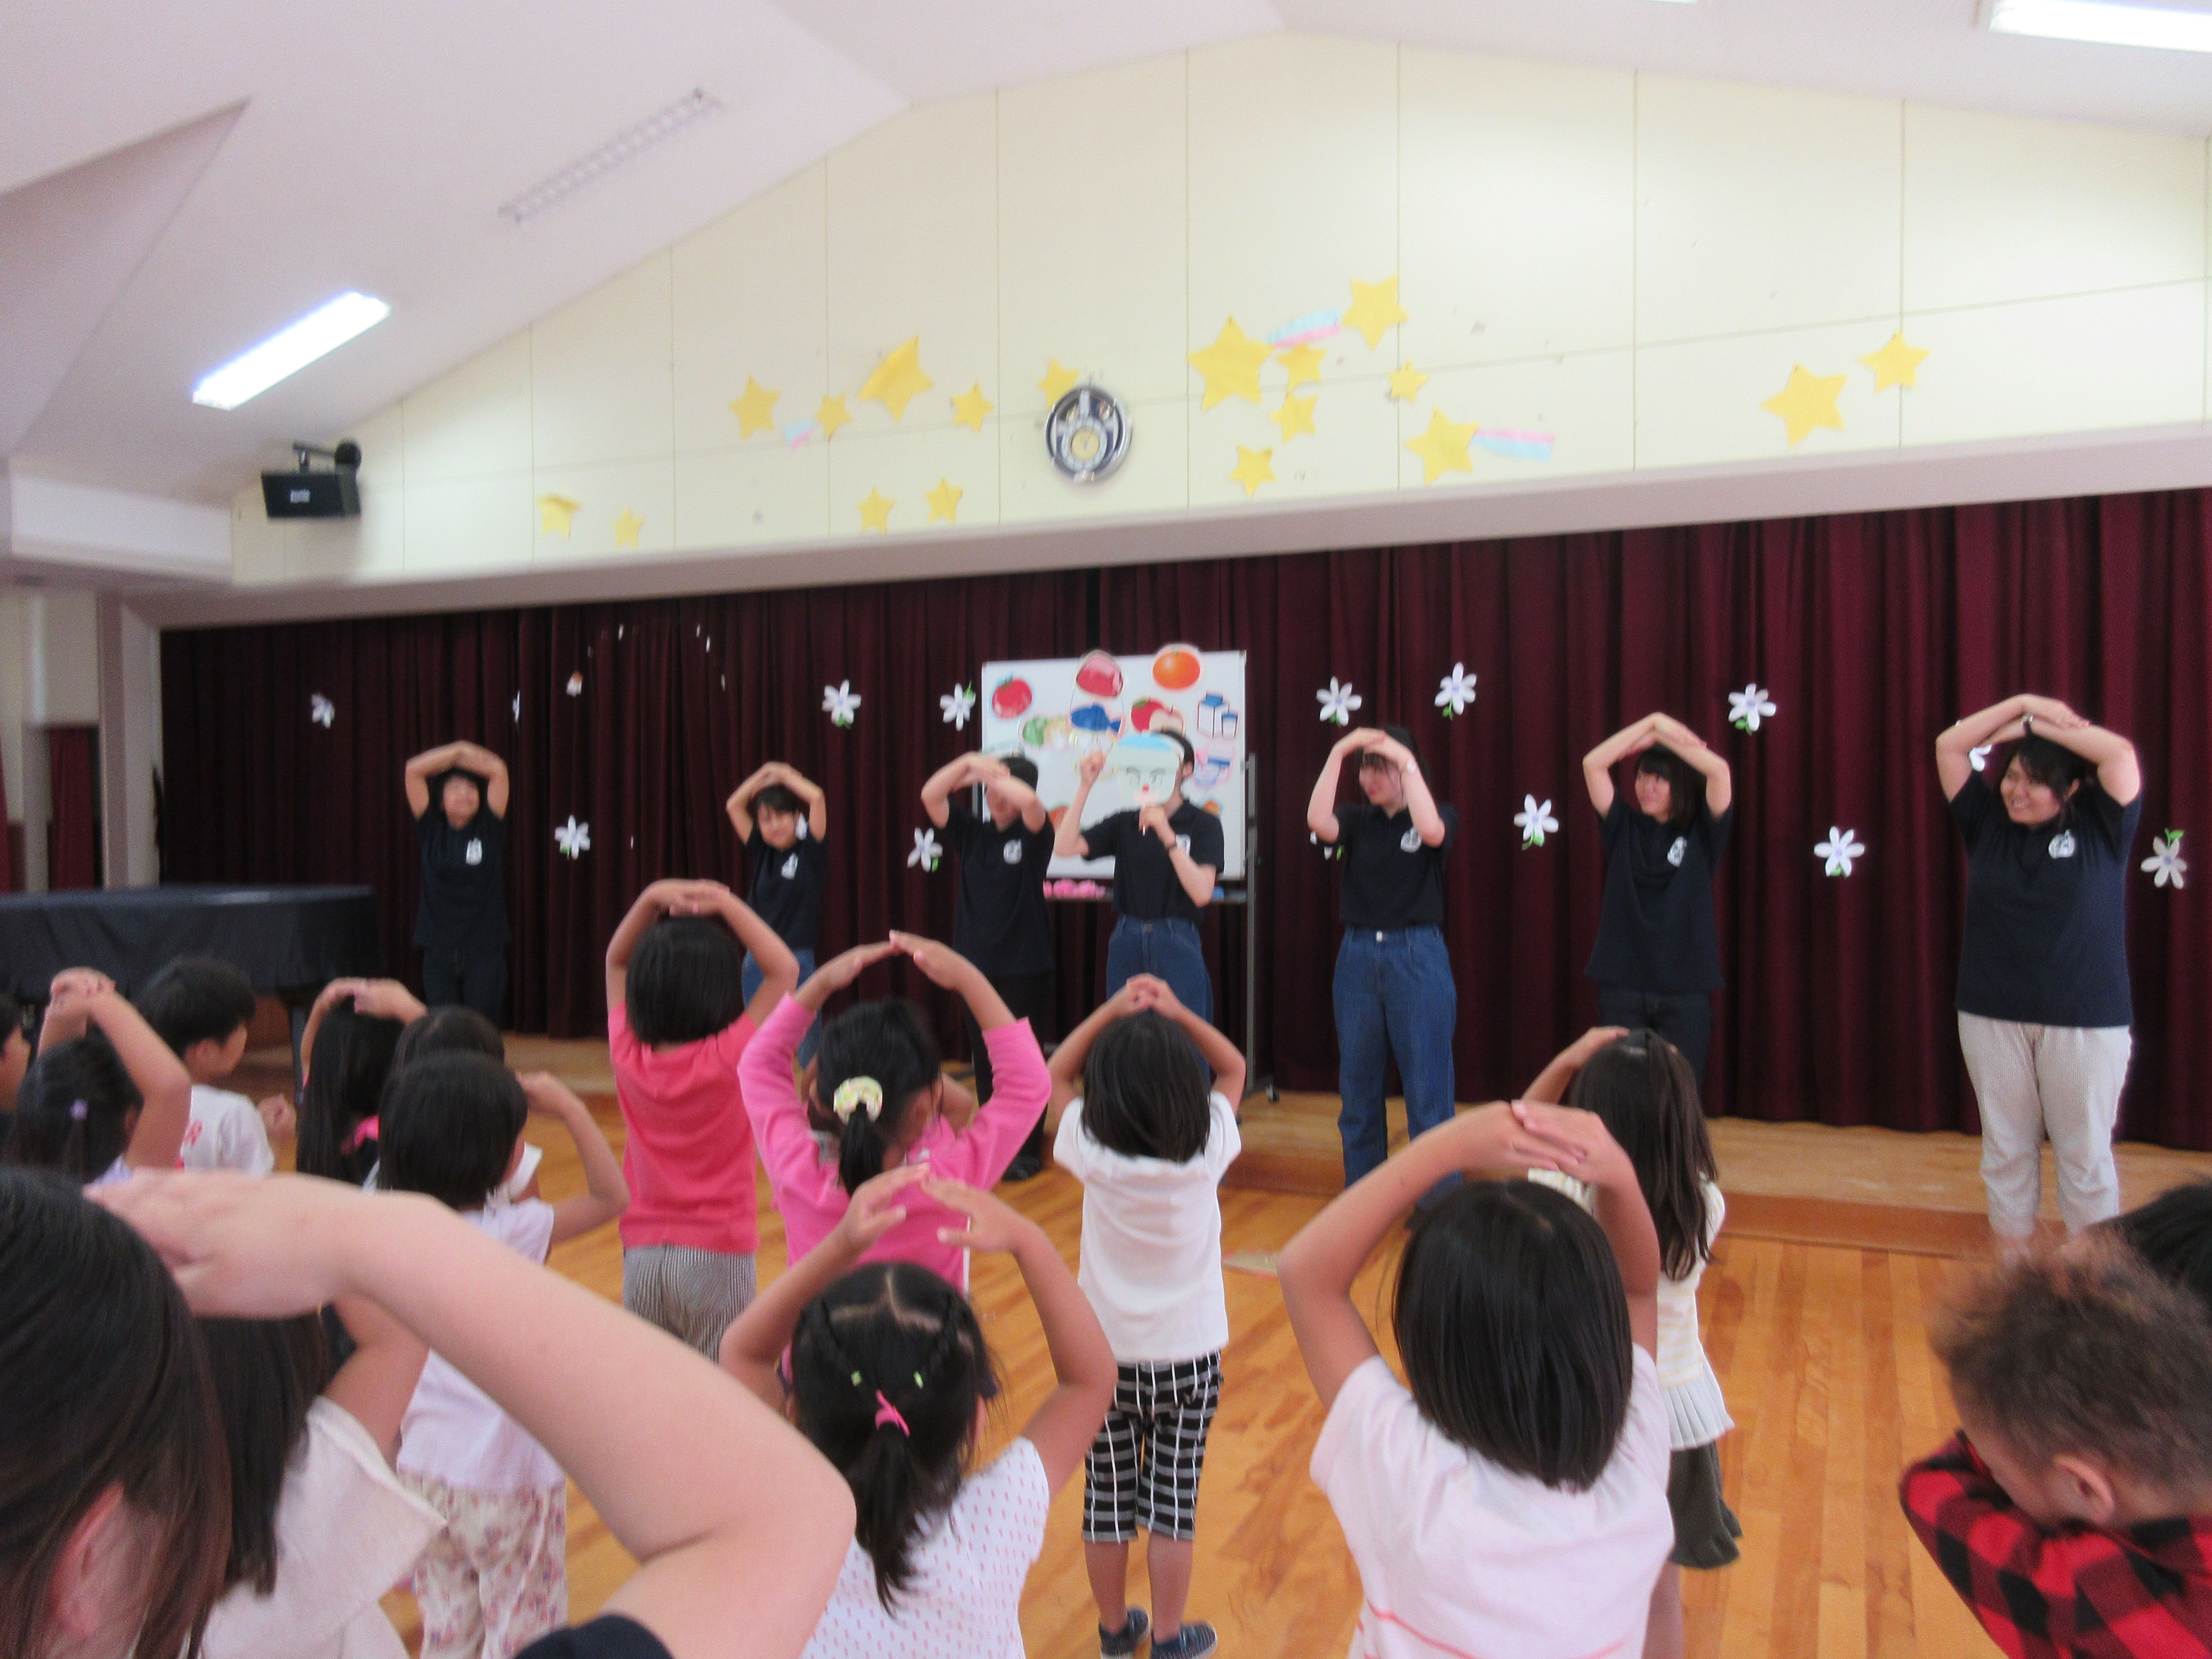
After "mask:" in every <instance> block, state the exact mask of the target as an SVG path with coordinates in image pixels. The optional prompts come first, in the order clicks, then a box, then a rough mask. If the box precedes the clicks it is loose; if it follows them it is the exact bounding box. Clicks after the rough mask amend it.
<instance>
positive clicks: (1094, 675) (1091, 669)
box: [1075, 651, 1121, 697]
mask: <svg viewBox="0 0 2212 1659" xmlns="http://www.w3.org/2000/svg"><path fill="white" fill-rule="evenodd" d="M1075 684H1076V687H1077V689H1078V690H1083V691H1088V692H1089V693H1090V694H1091V696H1094V697H1118V696H1121V664H1120V663H1118V662H1115V660H1114V659H1113V658H1111V657H1109V656H1108V655H1107V654H1106V653H1104V652H1103V651H1093V652H1091V653H1090V654H1089V655H1087V656H1085V658H1084V659H1083V660H1082V661H1081V662H1079V663H1078V664H1076V665H1075Z"/></svg>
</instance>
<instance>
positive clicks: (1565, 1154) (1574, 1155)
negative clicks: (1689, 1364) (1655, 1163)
mask: <svg viewBox="0 0 2212 1659" xmlns="http://www.w3.org/2000/svg"><path fill="white" fill-rule="evenodd" d="M1513 1115H1514V1116H1515V1117H1516V1119H1517V1120H1519V1121H1520V1123H1521V1125H1522V1127H1523V1128H1525V1129H1527V1130H1528V1132H1529V1133H1531V1134H1532V1135H1534V1137H1535V1138H1536V1139H1538V1141H1539V1143H1540V1144H1541V1145H1543V1146H1547V1147H1549V1148H1550V1149H1551V1151H1552V1155H1553V1167H1554V1168H1556V1169H1558V1170H1560V1171H1561V1172H1563V1173H1564V1174H1566V1175H1571V1176H1574V1177H1575V1179H1576V1180H1577V1181H1581V1182H1587V1183H1588V1184H1589V1188H1590V1189H1591V1193H1590V1195H1591V1200H1592V1204H1591V1213H1592V1214H1594V1215H1595V1216H1596V1218H1597V1225H1599V1226H1600V1227H1601V1228H1603V1229H1604V1230H1605V1238H1606V1243H1608V1244H1610V1245H1612V1246H1613V1261H1615V1262H1617V1263H1618V1264H1619V1265H1620V1287H1621V1289H1622V1290H1623V1291H1626V1292H1627V1296H1628V1331H1629V1334H1630V1335H1631V1336H1632V1337H1633V1338H1634V1339H1635V1342H1636V1346H1638V1347H1639V1348H1641V1349H1643V1350H1644V1352H1646V1353H1648V1354H1650V1355H1651V1356H1652V1358H1655V1359H1656V1358H1658V1354H1659V1234H1658V1231H1657V1230H1656V1228H1655V1227H1653V1226H1652V1225H1651V1211H1650V1206H1648V1205H1646V1204H1645V1203H1644V1188H1642V1187H1641V1186H1640V1185H1638V1182H1637V1179H1636V1166H1635V1165H1634V1164H1631V1163H1630V1162H1629V1161H1628V1154H1627V1153H1626V1152H1623V1151H1621V1149H1620V1142H1619V1141H1617V1140H1615V1139H1613V1136H1612V1134H1611V1133H1609V1132H1608V1131H1607V1128H1606V1127H1605V1121H1604V1120H1603V1119H1601V1118H1600V1117H1599V1116H1598V1115H1597V1114H1596V1113H1595V1112H1583V1111H1577V1110H1576V1109H1574V1108H1573V1107H1571V1106H1547V1105H1542V1104H1541V1103H1537V1102H1534V1101H1516V1102H1514V1103H1513Z"/></svg>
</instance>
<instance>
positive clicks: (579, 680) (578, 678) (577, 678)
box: [568, 651, 591, 697]
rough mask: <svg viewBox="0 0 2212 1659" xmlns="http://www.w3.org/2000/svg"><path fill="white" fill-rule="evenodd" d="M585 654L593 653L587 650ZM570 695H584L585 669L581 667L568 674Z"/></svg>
mask: <svg viewBox="0 0 2212 1659" xmlns="http://www.w3.org/2000/svg"><path fill="white" fill-rule="evenodd" d="M584 654H585V655H586V656H589V655H591V653H590V652H588V651H587V652H586V653H584ZM568 695H569V696H572V697H580V696H583V695H584V671H583V670H582V669H578V670H577V671H575V672H574V673H573V674H571V675H569V676H568Z"/></svg>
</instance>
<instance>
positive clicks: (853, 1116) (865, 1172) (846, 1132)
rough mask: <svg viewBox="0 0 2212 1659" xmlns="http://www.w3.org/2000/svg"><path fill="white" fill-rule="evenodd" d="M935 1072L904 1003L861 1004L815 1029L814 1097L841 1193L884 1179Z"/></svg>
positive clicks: (929, 1048) (924, 1030)
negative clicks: (818, 1042)
mask: <svg viewBox="0 0 2212 1659" xmlns="http://www.w3.org/2000/svg"><path fill="white" fill-rule="evenodd" d="M940 1064H941V1062H940V1060H939V1056H938V1052H937V1040H936V1039H935V1038H934V1037H933V1036H930V1034H929V1029H928V1027H927V1026H926V1025H925V1024H922V1018H921V1010H920V1009H918V1008H916V1007H915V1006H914V1005H913V1004H912V1003H910V1002H907V1001H904V1000H898V999H891V1000H885V1001H882V1002H863V1003H860V1004H858V1005H857V1006H854V1007H851V1008H848V1009H847V1010H846V1011H845V1012H843V1013H842V1014H840V1015H838V1016H837V1018H835V1019H833V1020H831V1021H830V1022H829V1024H827V1025H825V1026H823V1028H822V1057H821V1060H820V1062H819V1064H818V1065H817V1066H816V1068H815V1079H814V1088H815V1094H816V1099H817V1104H818V1105H820V1106H824V1107H827V1108H828V1109H829V1112H830V1113H831V1114H832V1116H831V1117H830V1118H829V1123H830V1124H831V1125H834V1126H835V1130H836V1136H837V1179H838V1181H839V1182H841V1183H842V1185H843V1187H844V1188H845V1190H846V1191H847V1192H848V1193H856V1192H858V1191H860V1188H861V1185H862V1184H863V1183H864V1182H869V1181H872V1180H874V1179H875V1178H876V1177H877V1176H879V1175H881V1174H882V1173H883V1172H884V1166H885V1164H887V1163H888V1162H889V1161H890V1154H891V1153H892V1152H893V1151H894V1150H896V1148H897V1147H899V1146H902V1144H903V1143H904V1140H905V1130H906V1127H907V1122H908V1116H909V1115H910V1114H911V1113H912V1112H913V1110H914V1108H915V1104H916V1103H918V1102H919V1101H920V1100H921V1097H922V1096H923V1095H924V1094H925V1093H927V1091H929V1090H930V1088H931V1087H932V1085H934V1084H935V1083H936V1082H937V1081H938V1078H939V1065H940Z"/></svg>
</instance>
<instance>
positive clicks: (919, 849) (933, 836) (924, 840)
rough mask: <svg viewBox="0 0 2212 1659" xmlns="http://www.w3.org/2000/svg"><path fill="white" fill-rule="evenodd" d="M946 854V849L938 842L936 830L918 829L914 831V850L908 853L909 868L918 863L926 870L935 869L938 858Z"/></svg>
mask: <svg viewBox="0 0 2212 1659" xmlns="http://www.w3.org/2000/svg"><path fill="white" fill-rule="evenodd" d="M944 856H945V849H944V848H941V847H939V845H938V844H937V831H936V830H934V829H917V830H915V832H914V851H912V852H911V853H908V854H907V855H906V861H907V866H908V868H909V869H911V868H912V867H913V866H915V865H917V864H918V865H920V866H921V867H922V869H923V870H925V871H933V870H935V869H936V868H937V861H938V860H939V859H941V858H943V857H944Z"/></svg>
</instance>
